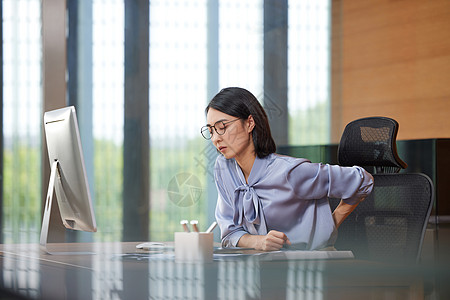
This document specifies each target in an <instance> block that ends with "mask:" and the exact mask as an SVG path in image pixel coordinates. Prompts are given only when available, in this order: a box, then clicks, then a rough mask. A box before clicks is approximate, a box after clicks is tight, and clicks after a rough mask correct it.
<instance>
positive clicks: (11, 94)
mask: <svg viewBox="0 0 450 300" xmlns="http://www.w3.org/2000/svg"><path fill="white" fill-rule="evenodd" d="M2 4H3V45H2V47H3V74H4V76H3V78H4V80H3V127H2V129H3V138H4V148H3V159H4V166H3V174H4V178H3V180H4V181H3V208H2V212H3V224H1V228H2V231H3V242H5V243H30V242H37V241H38V240H39V232H40V223H41V217H40V215H41V213H40V212H41V126H40V124H41V107H42V96H41V95H42V88H41V58H42V57H41V56H42V54H41V32H40V28H41V18H40V13H41V9H40V8H41V7H40V1H39V0H19V1H18V0H3V3H2ZM19 12H20V13H19Z"/></svg>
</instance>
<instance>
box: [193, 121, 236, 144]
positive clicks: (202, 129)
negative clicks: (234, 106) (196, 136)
mask: <svg viewBox="0 0 450 300" xmlns="http://www.w3.org/2000/svg"><path fill="white" fill-rule="evenodd" d="M240 119H241V118H237V119H234V120H231V121H226V122H224V121H217V122H216V123H214V125H205V126H203V127H202V128H200V133H201V135H202V137H203V138H204V139H205V140H210V139H212V137H213V134H214V132H213V131H212V129H213V128H214V131H215V132H216V133H217V134H218V135H224V134H225V132H226V131H227V127H226V126H225V125H227V124H230V123H233V122H235V121H237V120H240ZM217 123H222V124H223V133H221V134H220V133H219V132H218V131H217V128H216V125H217ZM205 129H208V131H209V134H210V137H209V139H208V138H206V137H205V136H204V135H203V131H204V130H205Z"/></svg>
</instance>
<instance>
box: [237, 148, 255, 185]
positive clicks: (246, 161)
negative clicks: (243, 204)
mask: <svg viewBox="0 0 450 300" xmlns="http://www.w3.org/2000/svg"><path fill="white" fill-rule="evenodd" d="M252 148H253V147H252ZM235 159H236V162H237V163H238V165H239V167H240V168H241V170H242V173H244V177H245V182H247V183H248V177H249V176H250V173H251V171H252V168H253V164H254V162H255V159H256V153H255V150H254V148H253V149H249V151H247V152H246V153H245V154H242V155H240V156H239V157H236V158H235Z"/></svg>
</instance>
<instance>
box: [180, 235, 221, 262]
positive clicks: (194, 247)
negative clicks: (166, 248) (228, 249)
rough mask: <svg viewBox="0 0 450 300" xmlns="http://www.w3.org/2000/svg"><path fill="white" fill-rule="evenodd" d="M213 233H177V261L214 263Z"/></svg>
mask: <svg viewBox="0 0 450 300" xmlns="http://www.w3.org/2000/svg"><path fill="white" fill-rule="evenodd" d="M213 241H214V235H213V233H212V232H210V233H206V232H175V260H176V261H178V262H212V260H213Z"/></svg>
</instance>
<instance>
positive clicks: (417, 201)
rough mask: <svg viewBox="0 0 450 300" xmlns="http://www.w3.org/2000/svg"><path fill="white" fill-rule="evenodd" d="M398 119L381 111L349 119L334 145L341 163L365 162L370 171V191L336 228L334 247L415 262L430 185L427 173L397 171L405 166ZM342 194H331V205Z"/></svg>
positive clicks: (375, 257) (430, 199) (366, 255)
mask: <svg viewBox="0 0 450 300" xmlns="http://www.w3.org/2000/svg"><path fill="white" fill-rule="evenodd" d="M397 131H398V123H397V122H396V121H395V120H392V119H389V118H384V117H372V118H364V119H359V120H355V121H353V122H351V123H349V124H348V125H347V127H346V128H345V130H344V133H343V135H342V138H341V142H340V144H339V148H338V161H339V163H340V164H341V165H344V166H353V165H359V166H364V167H365V168H366V169H367V170H368V171H369V172H371V173H372V175H373V177H374V188H373V190H372V193H371V194H370V195H369V196H368V197H367V198H366V199H365V200H364V201H362V202H361V203H360V204H359V205H358V207H357V208H356V209H355V210H354V211H353V212H352V213H351V214H350V215H349V216H348V218H347V219H346V220H345V221H344V222H343V223H342V224H341V226H340V227H339V229H338V239H337V241H336V244H335V247H336V248H337V249H338V250H352V251H353V253H354V255H355V257H356V258H360V259H366V260H375V261H393V262H403V263H411V262H418V261H419V258H420V253H421V248H422V242H423V238H424V234H425V230H426V227H427V223H428V218H429V216H430V213H431V208H432V205H433V199H434V198H433V197H434V189H433V183H432V182H431V180H430V178H429V177H428V176H426V175H425V174H419V173H414V174H408V173H399V170H400V169H402V168H406V166H407V165H406V163H404V162H403V161H402V160H401V159H400V158H399V157H398V154H397V150H396V146H395V145H396V137H397ZM339 201H340V199H330V203H331V206H332V209H334V208H335V207H336V206H337V205H338V203H339Z"/></svg>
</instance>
